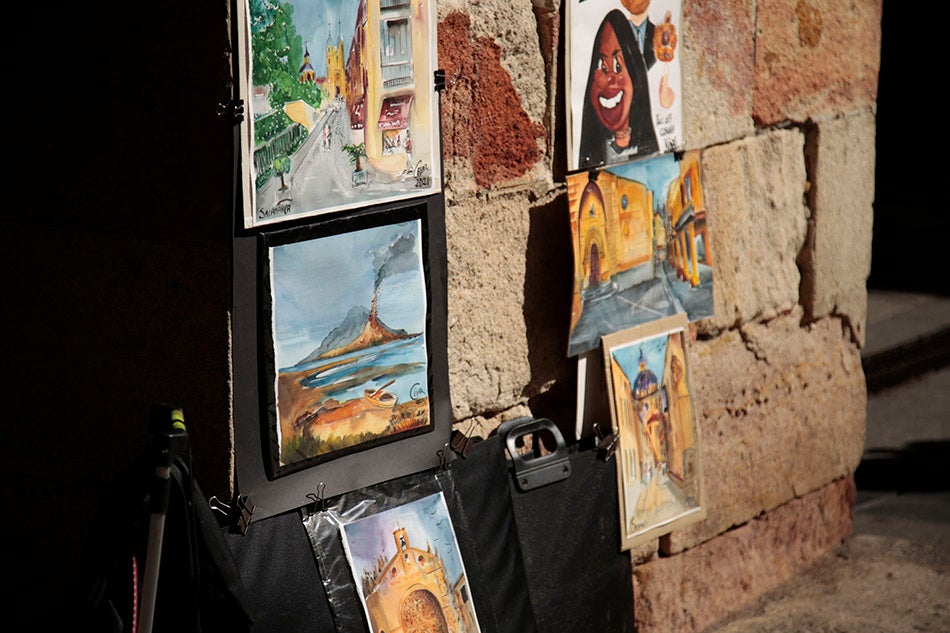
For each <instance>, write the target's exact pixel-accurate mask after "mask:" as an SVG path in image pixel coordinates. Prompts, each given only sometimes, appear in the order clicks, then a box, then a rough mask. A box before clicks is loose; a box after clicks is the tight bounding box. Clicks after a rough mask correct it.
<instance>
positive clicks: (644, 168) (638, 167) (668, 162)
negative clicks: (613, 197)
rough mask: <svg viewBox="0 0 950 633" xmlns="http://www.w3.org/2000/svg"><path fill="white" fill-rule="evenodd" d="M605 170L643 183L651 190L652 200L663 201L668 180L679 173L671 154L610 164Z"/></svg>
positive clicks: (677, 164) (677, 165)
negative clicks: (621, 163) (620, 163)
mask: <svg viewBox="0 0 950 633" xmlns="http://www.w3.org/2000/svg"><path fill="white" fill-rule="evenodd" d="M607 171H609V172H610V173H612V174H616V175H618V176H621V177H623V178H627V179H629V180H635V181H637V182H641V183H643V184H645V185H646V186H647V188H648V189H650V191H652V192H653V200H654V201H655V202H664V203H665V202H666V192H667V190H668V189H669V186H670V182H672V181H673V179H674V178H678V177H679V175H680V167H679V163H678V162H677V161H676V159H675V158H674V156H673V154H663V155H662V156H656V157H654V158H648V159H646V160H638V161H633V162H630V163H624V164H623V165H615V166H611V167H608V168H607Z"/></svg>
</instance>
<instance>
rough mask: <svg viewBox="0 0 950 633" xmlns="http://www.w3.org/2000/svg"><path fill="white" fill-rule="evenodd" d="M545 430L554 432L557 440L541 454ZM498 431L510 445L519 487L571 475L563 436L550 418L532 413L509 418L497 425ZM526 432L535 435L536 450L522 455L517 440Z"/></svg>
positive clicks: (526, 489) (527, 489)
mask: <svg viewBox="0 0 950 633" xmlns="http://www.w3.org/2000/svg"><path fill="white" fill-rule="evenodd" d="M543 431H547V432H549V433H551V435H552V436H553V437H554V440H555V443H556V446H555V449H554V451H553V452H552V453H549V454H547V455H541V454H540V453H539V452H538V450H537V447H538V446H539V436H540V434H541V432H543ZM498 435H499V436H500V437H501V438H502V440H503V441H504V442H505V445H506V446H507V447H508V454H509V455H510V456H511V462H512V465H513V466H514V478H515V484H516V485H517V487H518V490H520V491H522V492H527V491H529V490H533V489H535V488H540V487H541V486H546V485H548V484H552V483H555V482H557V481H561V480H563V479H567V478H568V477H570V476H571V461H570V459H569V458H568V454H567V446H566V445H565V444H564V437H563V436H562V435H561V432H560V431H559V430H558V428H557V426H556V425H555V424H554V422H552V421H551V420H548V419H547V418H529V417H523V418H516V419H514V420H508V421H507V422H503V423H502V424H501V425H500V426H499V427H498ZM526 435H532V436H533V442H534V444H533V446H534V447H535V450H534V451H533V453H534V454H524V455H522V454H521V453H519V452H518V448H517V441H518V439H519V438H521V437H524V436H526Z"/></svg>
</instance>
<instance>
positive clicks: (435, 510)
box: [342, 492, 480, 633]
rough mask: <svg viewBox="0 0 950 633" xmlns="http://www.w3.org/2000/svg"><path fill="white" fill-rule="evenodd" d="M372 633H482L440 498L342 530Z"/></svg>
mask: <svg viewBox="0 0 950 633" xmlns="http://www.w3.org/2000/svg"><path fill="white" fill-rule="evenodd" d="M342 532H343V542H344V547H345V549H346V552H347V557H348V559H349V562H350V567H351V569H352V571H353V578H354V581H355V584H356V586H357V588H358V590H359V594H360V598H361V600H362V603H363V607H364V611H365V615H366V619H367V623H368V625H369V630H370V631H371V632H372V633H480V628H479V625H478V620H477V618H476V615H475V607H474V604H473V602H472V598H471V591H470V588H469V585H468V578H467V575H466V574H465V569H464V565H463V562H462V558H461V555H460V553H459V550H458V545H457V541H456V538H455V533H454V531H453V529H452V521H451V517H450V516H449V512H448V508H447V506H446V504H445V498H444V497H443V495H442V493H441V492H439V493H436V494H433V495H429V496H427V497H423V498H421V499H419V500H417V501H413V502H410V503H407V504H404V505H401V506H398V507H395V508H390V509H387V510H384V511H382V512H379V513H377V514H374V515H370V516H368V517H364V518H362V519H358V520H356V521H353V522H351V523H347V524H345V525H344V526H343V529H342Z"/></svg>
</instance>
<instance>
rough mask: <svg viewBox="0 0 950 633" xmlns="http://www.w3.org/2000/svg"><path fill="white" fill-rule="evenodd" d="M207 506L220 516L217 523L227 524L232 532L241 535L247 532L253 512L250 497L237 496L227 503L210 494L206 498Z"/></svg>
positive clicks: (252, 503)
mask: <svg viewBox="0 0 950 633" xmlns="http://www.w3.org/2000/svg"><path fill="white" fill-rule="evenodd" d="M208 507H209V508H211V509H212V510H213V511H215V512H217V513H218V514H220V515H221V516H222V519H219V523H222V524H223V525H226V526H228V528H229V529H230V530H231V531H232V532H236V533H237V534H240V535H241V536H244V535H245V534H247V528H248V526H250V525H251V517H252V516H253V514H254V502H253V501H251V498H250V497H246V496H245V497H242V496H238V497H237V499H235V500H234V502H232V503H230V504H227V503H224V502H223V501H221V500H220V499H218V498H217V497H216V496H212V497H211V498H210V499H208Z"/></svg>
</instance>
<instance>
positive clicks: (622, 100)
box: [579, 9, 659, 167]
mask: <svg viewBox="0 0 950 633" xmlns="http://www.w3.org/2000/svg"><path fill="white" fill-rule="evenodd" d="M587 77H588V79H587V92H586V94H585V95H584V110H583V118H582V123H581V126H582V127H581V138H580V156H579V164H580V166H581V167H594V166H597V165H602V164H608V165H609V164H613V163H618V162H623V161H627V160H630V159H632V158H636V157H638V156H648V155H650V154H654V153H656V152H657V151H658V150H659V145H658V144H657V140H656V133H655V132H654V131H653V115H652V112H651V108H650V95H649V84H648V82H647V72H646V66H645V65H644V63H643V56H642V55H641V53H640V49H639V48H638V46H637V41H636V39H635V38H634V35H633V31H632V29H631V28H630V24H629V23H628V22H627V18H626V17H625V16H624V15H623V13H621V12H620V11H618V10H616V9H615V10H612V11H610V12H609V13H607V15H606V16H604V20H603V22H601V24H600V28H599V29H598V30H597V35H596V37H595V38H594V48H593V51H592V54H591V61H590V70H589V72H588V75H587Z"/></svg>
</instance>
